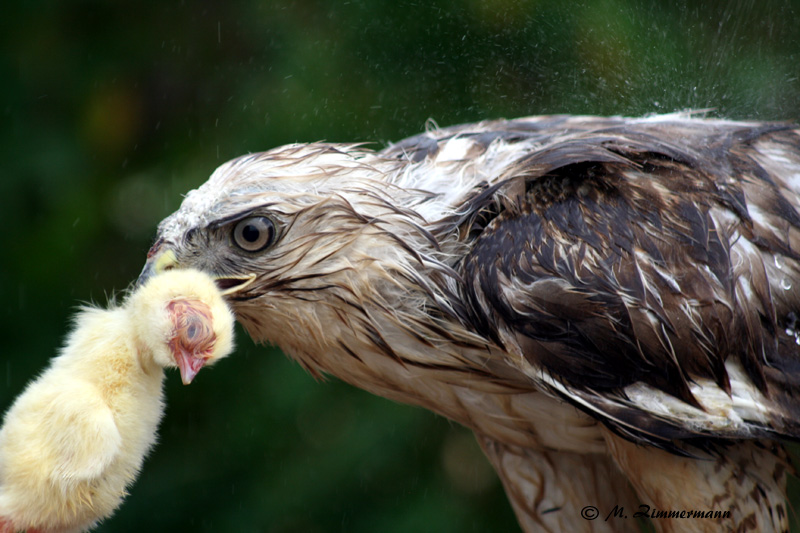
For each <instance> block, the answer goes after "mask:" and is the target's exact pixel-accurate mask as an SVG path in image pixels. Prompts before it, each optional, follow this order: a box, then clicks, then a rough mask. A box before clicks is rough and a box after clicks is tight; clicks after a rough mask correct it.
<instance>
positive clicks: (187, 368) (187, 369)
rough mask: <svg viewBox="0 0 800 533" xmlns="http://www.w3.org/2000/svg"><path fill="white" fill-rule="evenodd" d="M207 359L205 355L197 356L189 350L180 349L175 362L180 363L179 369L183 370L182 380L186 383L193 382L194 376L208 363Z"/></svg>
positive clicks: (176, 353)
mask: <svg viewBox="0 0 800 533" xmlns="http://www.w3.org/2000/svg"><path fill="white" fill-rule="evenodd" d="M206 361H207V359H206V358H204V357H197V356H195V355H192V353H190V352H189V351H187V350H182V349H179V350H177V351H176V352H175V362H176V363H178V369H180V371H181V381H183V384H184V385H188V384H189V383H191V382H192V380H193V379H194V377H195V376H196V375H197V373H198V372H200V369H201V368H203V365H204V364H206Z"/></svg>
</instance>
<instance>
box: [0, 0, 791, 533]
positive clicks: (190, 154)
mask: <svg viewBox="0 0 800 533" xmlns="http://www.w3.org/2000/svg"><path fill="white" fill-rule="evenodd" d="M2 11H3V12H2V15H0V16H2V19H3V20H2V22H0V30H1V31H0V43H2V56H0V96H1V97H2V99H1V100H0V111H1V112H2V122H1V124H2V127H0V150H2V152H0V224H2V231H1V232H0V235H1V237H0V238H1V239H2V242H0V260H1V264H2V267H1V268H0V305H1V307H0V313H1V316H2V320H1V321H0V324H2V330H0V332H2V337H0V338H1V339H2V344H1V345H0V349H1V350H2V360H0V406H2V408H3V409H5V408H6V407H7V406H8V405H9V404H10V403H11V401H12V399H13V398H14V396H15V395H16V394H18V393H19V392H20V391H21V389H22V388H23V387H24V385H25V383H26V382H27V381H28V380H29V379H30V378H31V377H32V376H34V375H35V374H36V372H38V371H39V370H40V369H42V368H43V367H44V366H45V364H46V362H47V360H48V358H49V357H51V356H52V355H53V354H54V353H55V350H56V347H57V346H58V345H59V344H60V342H61V340H62V339H63V336H64V334H65V331H66V329H67V328H68V319H69V316H70V315H71V314H72V313H73V312H74V309H75V306H76V305H78V303H79V302H82V301H93V302H98V303H105V302H106V301H107V298H108V296H109V295H111V294H113V293H114V292H115V291H120V290H122V289H124V288H125V287H126V286H127V284H128V283H129V282H130V281H131V280H133V279H134V278H135V277H136V276H137V274H138V272H139V270H140V269H141V266H142V264H143V262H144V257H145V253H146V251H147V249H148V247H149V244H150V241H151V239H152V237H153V235H154V231H155V227H156V224H157V223H158V221H159V220H160V219H161V218H162V217H164V216H165V215H167V214H168V213H170V212H171V211H172V210H174V209H175V208H177V206H178V204H179V202H180V198H181V197H180V195H181V193H184V192H186V191H187V190H189V189H191V188H193V187H196V186H198V185H200V184H201V183H202V182H203V181H204V180H205V178H206V177H207V176H208V175H209V174H210V173H211V172H212V170H213V169H214V168H215V167H216V166H217V165H219V164H220V163H222V162H223V161H225V160H227V159H230V158H232V157H234V156H237V155H240V154H242V153H245V152H249V151H259V150H265V149H268V148H271V147H274V146H276V145H280V144H285V143H289V142H297V141H300V142H303V141H315V140H323V139H324V140H329V141H375V142H376V143H377V144H376V145H375V146H376V147H380V146H382V145H384V144H385V143H386V142H388V141H391V140H398V139H400V138H402V137H404V136H407V135H411V134H414V133H417V132H419V131H421V130H422V129H423V127H424V124H425V122H426V120H427V119H429V118H431V119H434V120H435V121H436V122H437V123H438V124H440V125H442V126H444V125H450V124H454V123H459V122H467V121H476V120H481V119H487V118H498V117H516V116H523V115H531V114H541V113H564V112H567V113H592V114H625V115H636V114H643V113H651V112H666V111H673V110H677V109H685V108H707V107H709V108H714V109H715V111H714V113H715V114H718V115H722V116H729V117H735V118H755V119H790V120H796V119H797V118H798V114H799V113H798V111H799V110H800V108H799V107H798V104H799V103H800V6H798V5H797V2H786V1H765V2H761V1H757V0H750V1H738V2H727V1H710V2H709V1H703V2H700V1H698V2H692V3H682V2H655V1H653V2H647V1H624V0H606V1H597V2H579V3H568V2H564V1H563V0H557V1H544V0H543V1H513V0H490V1H479V0H469V1H463V2H445V1H434V2H431V1H429V0H420V1H417V2H406V1H396V0H387V1H374V2H368V1H363V0H362V1H352V2H334V1H327V2H323V1H317V2H314V1H298V2H255V1H240V2H227V3H224V4H223V2H211V1H206V2H191V1H186V2H160V1H158V2H157V1H150V2H136V3H133V2H119V3H117V2H75V1H73V2H55V1H51V2H47V1H44V2H36V1H32V2H16V3H13V2H7V3H6V4H4V6H3V9H2ZM166 388H167V396H168V410H167V415H166V417H165V419H164V421H163V423H162V426H161V443H160V444H159V446H158V447H157V449H156V450H155V452H154V453H153V454H152V456H151V457H150V458H149V459H148V461H147V463H146V465H145V468H144V471H143V473H142V475H141V477H140V479H139V480H138V482H137V483H136V485H135V486H134V487H133V489H132V494H131V496H130V497H129V498H128V499H127V501H126V502H125V504H124V505H123V507H122V509H121V510H120V511H119V512H118V513H117V515H115V516H114V518H112V519H111V520H109V521H107V522H106V523H105V524H104V525H103V527H102V528H101V530H102V531H133V530H145V528H147V530H151V531H161V530H167V529H171V530H176V529H177V530H179V531H182V530H190V529H191V530H192V531H280V532H293V531H298V532H300V531H303V532H305V531H312V532H313V531H355V532H374V531H380V532H393V531H396V532H408V531H436V532H462V531H514V530H515V528H516V526H515V521H514V518H513V516H512V513H511V510H510V507H509V505H508V504H507V502H506V501H505V498H504V496H503V494H502V490H501V488H500V485H499V482H498V481H497V480H496V479H495V478H494V477H493V475H492V474H491V472H490V471H489V470H488V465H487V463H486V462H485V460H484V459H483V458H482V456H481V455H480V451H479V450H478V449H477V446H476V445H475V444H474V442H473V440H472V438H471V437H470V435H469V434H468V433H466V432H465V431H464V430H463V429H461V428H459V427H457V426H455V425H454V424H451V423H449V422H447V421H445V420H443V419H441V418H437V417H435V416H433V415H431V414H429V413H427V412H425V411H422V410H420V409H414V408H410V407H405V406H399V405H396V404H392V403H390V402H388V401H385V400H382V399H378V398H375V397H372V396H370V395H368V394H366V393H363V392H361V391H359V390H356V389H353V388H350V387H348V386H345V385H343V384H341V383H339V382H337V381H335V380H333V381H330V382H326V383H316V382H315V381H314V380H313V379H312V378H311V377H309V376H307V375H306V374H305V373H304V372H303V371H302V370H301V369H300V368H299V367H298V366H297V365H295V364H293V363H291V362H289V361H288V360H287V359H286V358H285V357H283V356H282V355H281V354H280V353H278V352H277V351H274V350H272V349H269V348H266V347H259V346H255V345H254V344H253V343H252V342H251V341H250V340H249V339H248V338H247V337H245V336H244V335H240V340H239V348H238V350H237V352H236V354H235V355H234V356H232V357H231V358H229V359H228V360H226V361H224V362H222V363H221V364H220V365H219V366H218V367H217V368H215V369H213V370H211V371H204V372H202V373H201V374H200V376H199V378H198V380H197V381H196V382H195V384H193V385H192V386H191V387H187V388H184V387H182V386H181V384H180V380H179V379H178V378H177V376H176V375H174V374H173V375H170V377H169V379H168V382H167V387H166ZM587 503H591V502H587Z"/></svg>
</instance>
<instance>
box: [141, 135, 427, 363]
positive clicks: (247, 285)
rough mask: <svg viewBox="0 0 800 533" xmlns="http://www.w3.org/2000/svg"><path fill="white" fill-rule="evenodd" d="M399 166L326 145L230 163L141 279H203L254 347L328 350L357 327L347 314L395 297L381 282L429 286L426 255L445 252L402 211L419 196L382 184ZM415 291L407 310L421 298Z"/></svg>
mask: <svg viewBox="0 0 800 533" xmlns="http://www.w3.org/2000/svg"><path fill="white" fill-rule="evenodd" d="M392 165H395V166H397V165H399V163H393V162H392V161H387V160H385V159H381V158H379V157H377V156H376V155H375V154H373V153H372V152H369V151H364V150H360V149H358V148H357V147H353V146H339V145H329V144H321V143H319V144H309V145H289V146H285V147H282V148H276V149H274V150H272V151H270V152H265V153H261V154H253V155H250V156H244V157H241V158H239V159H235V160H233V161H230V162H228V163H226V164H224V165H222V166H221V167H220V168H218V169H217V170H216V171H215V172H214V173H213V175H212V176H211V178H210V179H209V180H208V181H207V182H206V183H205V184H203V185H202V186H201V187H200V188H198V189H197V190H194V191H191V192H190V193H189V194H188V195H187V196H186V198H185V199H184V201H183V203H182V205H181V207H180V209H179V210H178V211H177V212H175V213H174V214H172V215H171V216H169V217H168V218H166V219H165V220H164V221H163V222H162V223H161V224H160V225H159V231H158V236H157V239H156V243H155V244H154V245H153V247H152V249H151V250H150V252H149V254H148V259H147V263H146V265H145V267H144V270H143V271H142V274H141V277H140V279H141V280H146V279H148V278H149V277H150V276H152V275H154V274H157V273H159V272H164V271H168V270H173V269H182V268H195V269H198V270H201V271H203V272H205V273H207V274H208V275H210V276H211V277H212V278H214V279H215V280H216V283H217V286H218V287H219V289H220V290H221V291H222V292H223V294H224V295H225V297H226V299H227V300H228V301H229V302H230V303H231V305H232V307H233V310H234V312H235V313H236V316H237V318H238V319H239V320H240V321H241V322H242V324H243V325H244V327H245V328H246V329H247V331H248V333H249V334H250V336H251V337H253V338H254V339H255V340H258V341H268V342H271V343H274V344H278V345H279V346H281V347H283V348H285V349H288V350H289V351H294V350H292V349H293V348H301V347H302V348H303V349H305V350H306V351H307V350H308V349H310V348H309V347H313V349H315V350H316V349H318V348H320V347H323V348H324V347H329V346H330V344H331V343H332V342H336V341H335V340H334V337H333V336H332V334H331V331H335V330H336V328H342V329H346V328H349V327H351V325H350V324H346V323H345V324H341V323H340V321H339V320H337V316H342V315H349V314H352V312H353V310H354V309H359V308H363V306H364V302H365V301H366V300H368V299H369V298H371V297H378V296H375V295H376V293H379V292H380V293H381V295H380V297H381V298H383V297H385V294H386V291H384V290H383V289H382V288H381V286H382V285H383V286H391V285H399V284H401V283H403V282H407V281H408V280H413V279H415V278H419V277H420V274H419V273H420V272H421V271H423V270H424V269H425V268H426V267H427V264H426V265H425V267H423V266H421V265H422V264H423V262H425V259H424V258H423V257H421V256H420V252H419V251H420V250H424V249H425V247H426V246H427V247H431V248H432V247H434V246H435V244H431V242H430V241H431V240H432V237H431V236H430V234H429V233H427V232H426V231H425V230H424V229H422V225H423V222H424V221H423V220H422V219H421V217H420V216H419V215H418V214H417V213H416V212H414V210H413V209H412V208H410V207H409V203H408V202H405V203H403V202H404V197H403V194H408V193H407V192H406V191H405V190H404V189H402V188H400V187H397V186H395V185H391V184H390V183H387V182H386V181H381V179H382V178H381V177H382V176H385V175H386V174H388V173H390V172H391V171H393V170H395V168H394V167H393V166H392ZM398 199H399V200H398ZM412 207H413V206H412ZM422 241H425V242H424V243H422ZM421 243H422V244H421ZM423 253H424V251H423ZM399 290H401V289H398V291H399ZM405 292H406V293H408V295H407V296H405V297H404V298H403V301H409V300H411V299H413V298H414V296H413V295H411V292H412V291H407V290H406V291H405ZM398 301H399V299H398ZM390 305H396V304H390ZM322 330H325V331H326V334H325V335H323V334H322V333H319V332H320V331H322ZM309 343H311V344H309ZM301 345H302V346H301Z"/></svg>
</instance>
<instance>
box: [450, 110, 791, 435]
mask: <svg viewBox="0 0 800 533" xmlns="http://www.w3.org/2000/svg"><path fill="white" fill-rule="evenodd" d="M695 122H696V121H695ZM723 126H724V127H723ZM769 150H773V151H775V150H777V151H779V152H780V153H779V154H778V155H779V157H767V155H770V154H769V153H768V152H769ZM765 154H766V155H765ZM773 155H774V154H773ZM780 158H783V163H781V162H779V161H777V160H779V159H780ZM769 161H773V162H774V164H773V166H772V167H770V163H769ZM505 173H506V174H507V177H505V178H504V179H503V180H502V181H500V182H499V183H498V184H497V185H495V186H493V187H491V188H489V189H488V190H486V191H484V192H482V193H481V194H480V195H478V196H476V198H475V199H474V202H475V203H476V204H479V205H473V206H471V207H470V208H468V209H464V210H463V211H464V212H465V213H469V217H470V218H469V221H468V222H467V223H466V224H465V225H466V226H467V228H466V229H464V230H463V231H471V232H473V233H474V234H475V240H474V243H473V247H472V249H471V251H470V253H469V254H468V256H467V257H466V258H465V259H464V261H463V263H462V265H461V268H462V271H463V272H462V274H463V276H464V279H465V282H466V283H465V285H466V289H465V293H466V294H465V298H466V299H467V301H468V302H469V304H470V305H469V308H470V309H471V312H472V321H473V322H474V323H475V324H476V325H477V327H478V328H479V329H480V330H481V331H482V332H483V333H484V334H486V335H488V336H490V337H492V338H493V339H495V340H496V341H497V342H499V343H501V344H502V345H503V346H505V347H506V349H507V350H508V351H509V352H511V353H515V354H517V355H518V357H519V361H518V364H519V365H520V366H521V367H522V368H523V369H525V371H526V372H528V373H529V374H530V375H531V376H532V377H533V378H534V379H536V380H537V381H539V382H540V383H544V385H545V387H546V388H549V389H550V390H551V391H552V392H555V393H556V394H558V395H560V396H562V397H564V398H566V399H568V400H569V401H571V402H572V403H573V404H575V405H576V406H578V407H579V408H581V409H583V410H586V411H588V412H590V414H592V415H593V416H596V417H599V418H600V419H601V420H603V421H604V422H605V423H607V424H608V425H610V426H611V427H612V428H615V429H616V430H617V431H619V432H621V433H623V434H625V435H627V436H629V437H634V438H638V439H640V440H646V441H650V442H653V443H659V442H661V441H665V440H671V439H675V438H690V437H693V436H700V435H706V436H707V435H720V436H735V435H739V436H744V435H748V434H751V433H752V434H758V433H759V432H760V431H771V430H775V431H777V432H779V433H784V434H793V433H794V434H796V433H797V432H798V425H797V422H796V420H797V419H798V416H797V415H798V407H797V402H796V400H795V399H794V398H795V396H796V395H797V385H798V383H800V373H798V361H799V359H798V353H799V351H798V348H797V345H796V342H795V341H796V336H795V335H794V334H793V332H792V331H791V330H792V328H794V320H795V319H796V316H797V315H795V312H798V310H799V309H800V287H797V286H798V285H800V281H798V282H797V283H793V281H796V280H798V278H800V264H798V260H799V259H800V255H798V252H797V251H798V250H800V215H798V213H797V205H798V196H797V192H796V191H792V190H789V189H790V187H796V183H793V182H791V179H792V176H794V180H795V181H797V176H798V175H800V140H798V135H797V133H796V132H795V131H792V130H791V129H789V128H788V127H786V126H784V125H747V124H735V123H725V124H724V125H720V124H719V123H717V122H716V121H714V122H712V123H711V124H703V123H702V122H701V123H700V124H692V123H684V122H683V121H677V122H676V123H675V124H671V125H670V124H656V125H653V124H650V123H640V124H638V125H624V124H621V125H617V126H614V127H610V128H600V129H598V130H593V131H584V132H578V133H572V134H569V135H566V136H562V137H560V138H559V139H558V140H557V141H555V142H552V143H551V144H549V145H541V146H539V147H538V148H537V149H536V150H532V151H530V152H529V153H526V154H523V155H521V157H520V158H519V159H518V161H517V162H516V163H515V165H514V166H513V168H511V169H507V170H505ZM787 198H788V199H787ZM793 285H794V286H793ZM778 293H779V294H778ZM787 330H788V333H785V331H787ZM778 382H780V383H778ZM768 398H770V400H768ZM770 428H771V429H770Z"/></svg>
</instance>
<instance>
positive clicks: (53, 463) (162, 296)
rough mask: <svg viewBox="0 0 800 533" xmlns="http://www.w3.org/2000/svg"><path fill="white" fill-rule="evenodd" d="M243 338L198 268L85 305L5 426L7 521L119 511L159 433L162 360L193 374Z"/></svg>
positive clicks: (5, 528)
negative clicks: (107, 303)
mask: <svg viewBox="0 0 800 533" xmlns="http://www.w3.org/2000/svg"><path fill="white" fill-rule="evenodd" d="M232 349H233V316H232V314H231V312H230V310H229V309H228V307H227V305H226V304H225V302H224V301H223V299H222V296H221V294H220V291H219V290H218V289H217V287H216V286H215V285H214V282H213V281H212V279H211V278H209V277H208V276H207V275H205V274H203V273H201V272H198V271H193V270H173V271H168V272H165V273H163V274H161V275H158V276H155V277H154V278H152V279H151V280H149V281H148V282H147V283H146V284H145V285H144V286H142V287H140V288H138V289H137V290H136V291H135V292H133V293H132V294H131V295H130V296H129V297H128V298H127V299H126V301H125V302H124V303H123V305H122V306H120V307H112V308H111V309H108V310H104V309H94V308H88V309H83V310H81V312H80V313H79V314H78V315H77V317H76V319H75V327H74V330H73V331H72V333H70V335H69V337H68V339H67V342H66V346H65V347H64V348H63V350H62V351H61V353H60V355H59V356H58V357H56V358H55V359H53V360H52V362H51V364H50V366H49V368H47V370H46V371H45V372H44V373H43V374H42V375H41V376H40V377H39V378H38V379H36V380H35V381H33V382H32V383H31V384H29V385H28V387H27V388H26V389H25V391H24V392H23V393H22V395H20V397H19V398H17V400H16V401H15V402H14V404H13V405H12V407H11V409H10V410H9V411H8V413H7V414H6V417H5V421H4V423H3V427H2V429H1V430H0V517H1V518H0V532H15V531H20V530H28V531H47V532H55V531H58V532H66V531H83V530H87V529H90V528H92V527H93V526H94V525H96V524H97V523H98V522H99V521H100V520H102V519H104V518H107V517H108V516H110V515H111V514H112V513H113V512H114V510H115V509H116V508H117V507H118V506H119V505H120V503H121V502H122V499H123V497H124V496H125V494H126V488H127V487H128V486H130V485H131V484H132V483H133V481H134V480H135V478H136V475H137V473H138V472H139V469H140V467H141V466H142V462H143V461H144V458H145V456H146V455H147V453H148V452H149V451H150V449H151V448H152V447H153V444H154V443H155V441H156V430H157V427H158V422H159V420H160V419H161V416H162V414H163V411H164V403H163V394H162V381H163V378H164V371H163V369H164V368H169V367H175V366H177V367H178V368H179V369H180V373H181V378H182V379H183V382H184V383H185V384H188V383H190V382H191V381H192V379H193V378H194V376H195V375H196V374H197V372H198V371H199V370H200V369H201V368H202V367H203V366H204V365H207V364H209V363H212V362H214V361H215V360H217V359H219V358H221V357H224V356H226V355H227V354H229V353H230V352H231V351H232Z"/></svg>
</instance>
